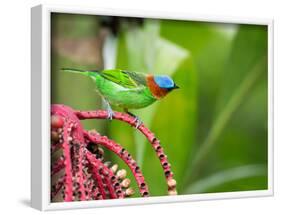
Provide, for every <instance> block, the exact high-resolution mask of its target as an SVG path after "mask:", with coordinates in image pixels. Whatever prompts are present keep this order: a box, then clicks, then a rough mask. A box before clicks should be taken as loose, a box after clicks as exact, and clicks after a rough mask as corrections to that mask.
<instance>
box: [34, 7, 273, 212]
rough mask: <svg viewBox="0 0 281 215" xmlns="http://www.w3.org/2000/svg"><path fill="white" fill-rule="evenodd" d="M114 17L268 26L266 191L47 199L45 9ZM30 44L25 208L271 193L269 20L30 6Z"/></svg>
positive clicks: (47, 52) (47, 46)
mask: <svg viewBox="0 0 281 215" xmlns="http://www.w3.org/2000/svg"><path fill="white" fill-rule="evenodd" d="M52 12H57V13H74V14H92V15H115V16H127V17H144V18H161V19H175V20H192V21H208V22H221V23H238V24H257V25H267V26H268V83H269V84H268V131H269V132H268V189H267V190H260V191H241V192H226V193H210V194H193V195H178V196H163V197H149V198H133V199H122V200H119V199H118V200H102V201H84V202H68V203H51V202H50V195H49V193H50V150H49V149H50V129H49V125H50V25H51V24H50V19H51V16H50V15H51V13H52ZM31 14H32V16H31V25H32V32H31V42H32V47H31V50H32V62H31V69H32V78H31V82H32V90H31V91H32V95H31V96H32V104H31V107H32V135H31V136H32V149H31V152H32V153H31V154H32V159H31V170H32V173H31V206H32V207H33V208H36V209H38V210H43V211H45V210H60V209H74V208H95V207H105V206H124V205H136V204H153V203H170V202H183V201H199V200H215V199H229V198H244V197H258V196H271V195H273V20H271V19H252V18H234V17H210V16H204V15H189V14H173V13H163V12H152V11H138V10H134V11H133V10H130V11H129V10H122V11H120V10H118V11H116V10H114V9H109V8H106V9H105V8H86V7H73V6H56V5H39V6H36V7H33V8H32V9H31Z"/></svg>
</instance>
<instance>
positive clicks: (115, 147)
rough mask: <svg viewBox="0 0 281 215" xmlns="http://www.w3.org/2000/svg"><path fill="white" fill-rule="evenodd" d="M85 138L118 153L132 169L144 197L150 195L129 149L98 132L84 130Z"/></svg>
mask: <svg viewBox="0 0 281 215" xmlns="http://www.w3.org/2000/svg"><path fill="white" fill-rule="evenodd" d="M84 135H85V138H86V139H88V140H89V141H90V142H94V143H96V144H100V145H103V146H105V147H106V148H108V149H109V150H111V151H112V152H114V153H115V154H117V155H118V156H119V157H120V158H121V159H122V160H123V161H124V162H125V163H126V164H127V165H128V166H129V168H130V169H131V171H132V173H133V175H134V177H135V179H136V182H137V184H138V186H139V189H140V192H141V195H142V196H143V197H148V196H149V191H148V187H147V185H146V182H145V180H144V177H143V174H142V172H141V170H140V168H139V166H138V165H137V163H136V161H135V160H134V159H133V158H132V156H131V155H130V154H129V153H128V151H127V150H125V149H124V148H123V147H122V146H120V145H119V144H117V143H115V142H114V141H112V140H109V139H108V138H107V137H105V136H100V135H99V134H98V133H96V134H95V135H92V134H90V133H89V132H84Z"/></svg>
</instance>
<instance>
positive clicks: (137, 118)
mask: <svg viewBox="0 0 281 215" xmlns="http://www.w3.org/2000/svg"><path fill="white" fill-rule="evenodd" d="M126 113H127V114H129V115H130V116H132V117H134V118H135V120H134V123H136V125H135V127H136V128H139V127H140V126H141V125H142V124H143V122H142V121H141V120H140V118H139V117H138V116H136V115H135V114H133V113H131V112H129V111H126Z"/></svg>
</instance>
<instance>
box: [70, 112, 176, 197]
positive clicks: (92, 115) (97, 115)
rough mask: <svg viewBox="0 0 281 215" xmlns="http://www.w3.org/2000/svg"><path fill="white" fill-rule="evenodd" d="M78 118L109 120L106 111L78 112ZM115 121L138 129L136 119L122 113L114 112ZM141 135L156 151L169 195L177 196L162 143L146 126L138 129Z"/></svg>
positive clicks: (142, 125)
mask: <svg viewBox="0 0 281 215" xmlns="http://www.w3.org/2000/svg"><path fill="white" fill-rule="evenodd" d="M75 114H76V116H77V117H78V118H79V119H81V120H83V119H107V117H108V113H107V111H104V110H97V111H76V112H75ZM113 118H114V119H117V120H120V121H123V122H126V123H128V124H130V125H131V126H134V127H136V123H137V122H136V120H135V118H134V117H132V116H130V115H128V114H125V113H120V112H114V116H113ZM137 129H138V130H139V131H140V132H141V133H143V134H144V135H145V137H146V138H147V139H148V141H149V142H150V143H151V145H152V147H153V148H154V150H155V151H156V154H157V156H158V158H159V160H160V163H161V166H162V168H163V170H164V174H165V177H166V182H167V185H168V194H169V195H176V194H177V190H176V180H175V179H174V178H173V172H172V171H171V165H170V163H169V161H168V158H167V156H166V155H165V153H164V150H163V148H162V147H161V145H160V141H159V140H158V139H157V138H156V137H155V135H154V134H153V133H152V132H151V131H150V130H149V129H148V128H147V127H145V125H144V124H141V125H140V126H139V127H138V128H137Z"/></svg>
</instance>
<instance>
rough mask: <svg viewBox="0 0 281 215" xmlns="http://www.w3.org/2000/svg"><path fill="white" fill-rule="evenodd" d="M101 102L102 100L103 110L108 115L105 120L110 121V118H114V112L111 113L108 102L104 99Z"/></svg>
mask: <svg viewBox="0 0 281 215" xmlns="http://www.w3.org/2000/svg"><path fill="white" fill-rule="evenodd" d="M102 100H103V103H104V104H105V108H106V111H107V113H108V116H107V119H110V120H112V117H113V116H114V112H113V110H112V108H111V106H110V104H109V102H108V101H107V100H106V99H105V98H102Z"/></svg>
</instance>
